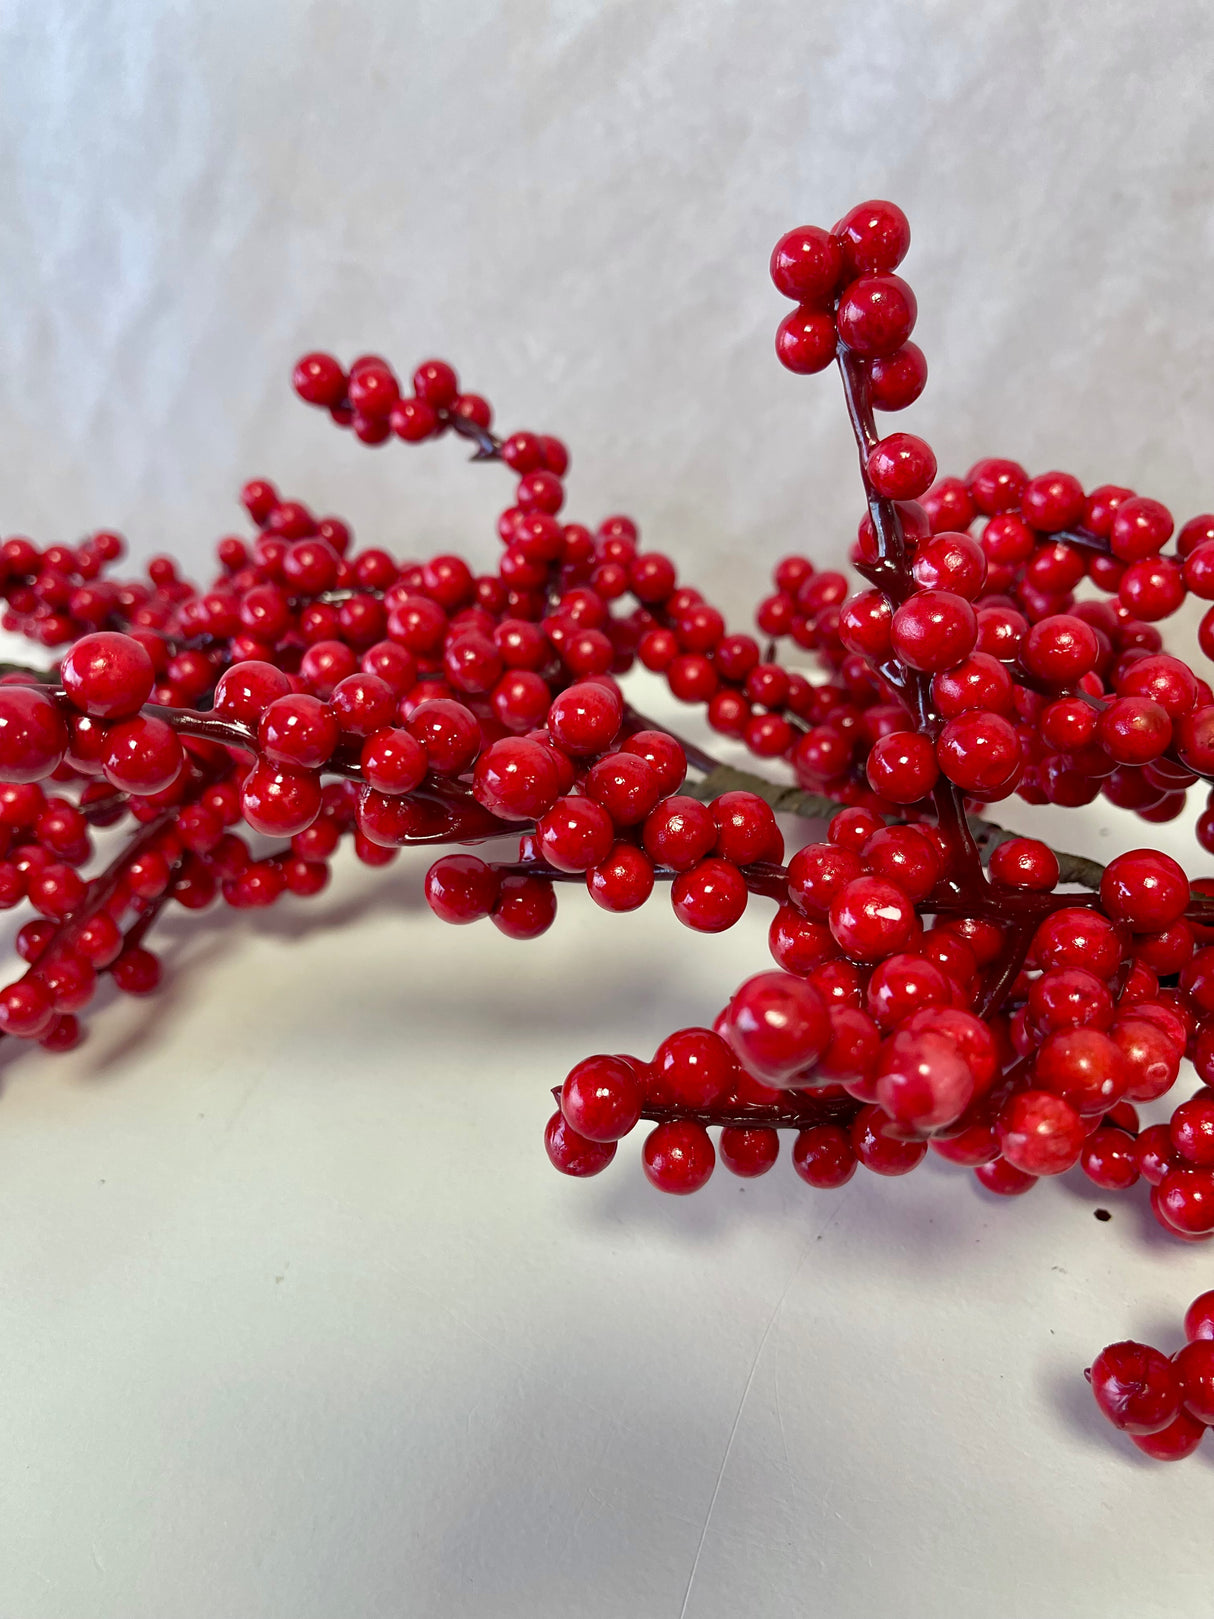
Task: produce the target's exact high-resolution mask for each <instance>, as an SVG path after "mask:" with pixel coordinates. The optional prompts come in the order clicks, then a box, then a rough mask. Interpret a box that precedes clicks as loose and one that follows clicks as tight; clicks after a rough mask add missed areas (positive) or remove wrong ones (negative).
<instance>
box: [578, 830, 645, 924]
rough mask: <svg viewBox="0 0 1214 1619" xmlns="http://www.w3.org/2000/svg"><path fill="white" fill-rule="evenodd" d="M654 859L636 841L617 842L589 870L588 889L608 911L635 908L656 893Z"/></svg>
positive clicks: (596, 902)
mask: <svg viewBox="0 0 1214 1619" xmlns="http://www.w3.org/2000/svg"><path fill="white" fill-rule="evenodd" d="M653 881H654V878H653V862H652V861H651V860H650V859H649V857H648V855H646V854H645V853H644V851H643V850H641V849H638V848H637V847H636V845H635V844H634V843H617V844H615V845H614V846H613V848H612V850H611V853H610V854H609V855H608V856H607V858H606V859H605V860H602V861H600V862H599V864H598V865H597V866H595V867H594V868H593V869H592V870H590V871H588V872H587V873H586V890H587V892H588V893H589V895H590V897H591V899H592V900H594V902H595V904H596V905H601V906H602V908H603V909H604V910H605V911H635V910H636V909H637V908H638V907H639V906H641V905H644V903H645V901H646V900H647V899H648V898H649V896H650V894H652V893H653Z"/></svg>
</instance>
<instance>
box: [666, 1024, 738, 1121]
mask: <svg viewBox="0 0 1214 1619" xmlns="http://www.w3.org/2000/svg"><path fill="white" fill-rule="evenodd" d="M653 1068H654V1072H655V1073H656V1074H657V1076H658V1079H659V1081H660V1083H661V1088H662V1093H663V1095H664V1096H665V1095H669V1097H670V1098H671V1100H672V1101H673V1102H674V1103H675V1104H676V1105H678V1106H681V1107H688V1108H696V1109H704V1108H710V1107H712V1105H713V1103H714V1102H717V1101H719V1100H720V1098H721V1096H722V1095H724V1093H725V1092H726V1091H727V1090H729V1089H730V1087H731V1086H732V1085H733V1084H734V1081H735V1080H736V1079H737V1074H738V1068H737V1063H736V1062H735V1060H734V1054H733V1052H732V1051H731V1049H730V1047H729V1045H728V1044H727V1043H726V1042H725V1041H724V1040H723V1039H722V1038H721V1036H720V1035H719V1034H714V1033H713V1031H712V1030H711V1029H678V1030H676V1031H675V1033H674V1034H670V1035H667V1037H666V1039H665V1040H663V1041H662V1043H661V1045H660V1046H659V1047H658V1049H657V1051H656V1052H655V1053H654V1057H653Z"/></svg>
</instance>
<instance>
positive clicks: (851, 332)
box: [836, 275, 918, 359]
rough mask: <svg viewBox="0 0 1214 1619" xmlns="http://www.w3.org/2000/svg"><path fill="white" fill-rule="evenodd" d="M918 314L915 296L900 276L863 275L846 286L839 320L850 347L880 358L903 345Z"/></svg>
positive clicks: (838, 315) (841, 298) (842, 332)
mask: <svg viewBox="0 0 1214 1619" xmlns="http://www.w3.org/2000/svg"><path fill="white" fill-rule="evenodd" d="M917 315H918V305H917V304H916V302H915V295H914V293H913V292H912V291H911V289H910V288H909V287H908V286H907V284H906V282H905V281H903V280H902V278H901V277H900V276H896V275H862V276H860V277H859V279H858V280H856V281H853V282H852V283H851V285H850V286H848V287H845V288H844V291H843V294H842V296H841V297H840V299H839V307H838V312H837V316H836V319H837V321H838V327H839V336H840V337H841V338H842V339H843V341H844V342H845V343H846V344H847V346H848V348H849V349H851V350H852V351H853V352H854V353H855V354H858V355H860V356H861V357H862V358H864V359H878V358H883V357H885V356H887V355H891V354H894V353H896V352H897V350H898V349H900V348H901V347H902V345H903V343H905V342H906V340H907V338H908V337H909V336H910V334H911V332H912V331H913V330H914V326H915V319H916V316H917Z"/></svg>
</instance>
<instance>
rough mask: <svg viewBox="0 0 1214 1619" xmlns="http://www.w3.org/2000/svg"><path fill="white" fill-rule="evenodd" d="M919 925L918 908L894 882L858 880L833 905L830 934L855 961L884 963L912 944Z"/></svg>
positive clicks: (860, 878) (875, 879) (841, 892)
mask: <svg viewBox="0 0 1214 1619" xmlns="http://www.w3.org/2000/svg"><path fill="white" fill-rule="evenodd" d="M915 925H916V917H915V911H914V907H913V906H912V904H911V902H910V900H909V899H908V898H907V896H906V894H905V893H904V892H903V891H902V890H901V889H900V888H898V887H896V886H895V885H894V884H893V883H890V882H884V881H882V880H881V879H880V878H877V877H857V878H855V880H854V881H852V882H850V883H848V884H847V886H846V887H845V888H843V889H841V890H840V892H839V893H838V894H836V896H835V898H834V899H833V900H832V901H831V906H830V931H831V933H832V934H833V935H834V937H835V939H836V940H837V941H838V944H839V948H840V949H841V950H842V951H843V953H844V954H845V955H848V956H850V957H851V958H852V960H853V961H880V960H882V958H883V957H885V956H890V955H893V954H894V953H895V951H898V950H902V949H903V948H905V946H906V945H907V944H908V943H909V941H910V938H911V935H912V933H913V932H914V929H915Z"/></svg>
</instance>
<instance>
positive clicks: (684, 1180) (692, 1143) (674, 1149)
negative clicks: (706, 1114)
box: [641, 1119, 717, 1197]
mask: <svg viewBox="0 0 1214 1619" xmlns="http://www.w3.org/2000/svg"><path fill="white" fill-rule="evenodd" d="M716 1161H717V1155H716V1151H715V1149H714V1148H713V1145H712V1141H711V1140H710V1139H709V1135H708V1131H707V1130H705V1128H704V1126H703V1125H702V1124H696V1123H694V1122H693V1121H692V1120H691V1119H671V1120H669V1121H668V1122H667V1123H665V1124H659V1125H658V1127H657V1128H656V1129H655V1130H652V1131H651V1132H650V1133H649V1135H648V1136H646V1138H645V1144H644V1146H643V1147H642V1149H641V1164H642V1167H643V1168H644V1171H645V1177H646V1179H647V1180H648V1181H649V1183H650V1185H651V1186H655V1187H656V1188H657V1189H658V1191H659V1192H672V1193H674V1194H675V1195H676V1196H679V1197H683V1196H686V1195H687V1194H688V1193H690V1192H698V1191H699V1190H700V1188H701V1187H702V1186H703V1185H704V1184H705V1182H706V1181H707V1180H708V1178H709V1176H710V1175H711V1174H712V1172H713V1169H714V1168H715V1167H716Z"/></svg>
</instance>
